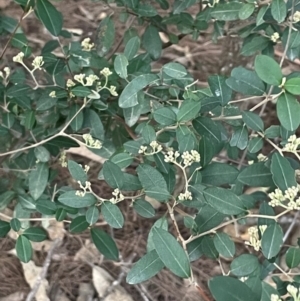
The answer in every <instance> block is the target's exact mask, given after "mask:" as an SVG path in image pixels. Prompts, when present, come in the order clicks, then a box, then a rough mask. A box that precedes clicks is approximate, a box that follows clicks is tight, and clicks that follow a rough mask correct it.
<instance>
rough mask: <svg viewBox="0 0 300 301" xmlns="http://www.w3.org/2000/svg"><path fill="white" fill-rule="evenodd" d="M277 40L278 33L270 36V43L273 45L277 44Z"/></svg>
mask: <svg viewBox="0 0 300 301" xmlns="http://www.w3.org/2000/svg"><path fill="white" fill-rule="evenodd" d="M279 38H280V35H279V33H278V32H274V33H273V34H272V35H271V37H270V39H271V41H272V42H274V43H277V41H278V40H279Z"/></svg>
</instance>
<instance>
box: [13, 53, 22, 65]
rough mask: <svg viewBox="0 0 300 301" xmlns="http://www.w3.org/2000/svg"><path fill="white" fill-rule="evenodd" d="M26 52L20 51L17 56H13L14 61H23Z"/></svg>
mask: <svg viewBox="0 0 300 301" xmlns="http://www.w3.org/2000/svg"><path fill="white" fill-rule="evenodd" d="M23 58H24V53H23V52H19V53H18V54H17V55H16V56H14V57H13V61H14V62H16V63H23Z"/></svg>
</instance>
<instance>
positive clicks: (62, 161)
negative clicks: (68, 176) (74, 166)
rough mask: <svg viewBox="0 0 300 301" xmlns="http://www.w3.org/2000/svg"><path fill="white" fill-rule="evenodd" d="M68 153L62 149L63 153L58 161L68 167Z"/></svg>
mask: <svg viewBox="0 0 300 301" xmlns="http://www.w3.org/2000/svg"><path fill="white" fill-rule="evenodd" d="M66 159H67V154H66V152H65V151H62V152H61V154H60V157H59V159H58V162H59V163H60V165H61V166H62V167H67V166H68V163H67V160H66Z"/></svg>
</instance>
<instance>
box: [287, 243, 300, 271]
mask: <svg viewBox="0 0 300 301" xmlns="http://www.w3.org/2000/svg"><path fill="white" fill-rule="evenodd" d="M285 262H286V264H287V266H288V267H289V268H290V269H293V268H296V267H297V266H298V265H299V264H300V249H298V248H289V249H288V250H287V252H286V254H285Z"/></svg>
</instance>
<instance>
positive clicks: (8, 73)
mask: <svg viewBox="0 0 300 301" xmlns="http://www.w3.org/2000/svg"><path fill="white" fill-rule="evenodd" d="M3 70H4V72H5V78H8V77H9V75H10V68H9V67H4V69H3Z"/></svg>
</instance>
